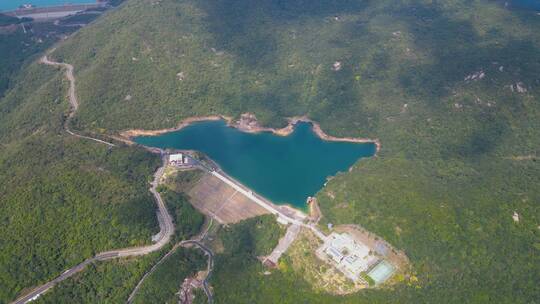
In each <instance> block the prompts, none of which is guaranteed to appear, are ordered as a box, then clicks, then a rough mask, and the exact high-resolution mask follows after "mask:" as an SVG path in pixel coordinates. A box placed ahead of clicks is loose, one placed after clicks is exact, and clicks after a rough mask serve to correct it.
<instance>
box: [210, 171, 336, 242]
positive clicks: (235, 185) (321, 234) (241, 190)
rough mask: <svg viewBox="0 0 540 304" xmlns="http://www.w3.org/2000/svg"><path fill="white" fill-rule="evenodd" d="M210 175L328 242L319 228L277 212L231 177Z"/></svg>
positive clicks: (215, 173)
mask: <svg viewBox="0 0 540 304" xmlns="http://www.w3.org/2000/svg"><path fill="white" fill-rule="evenodd" d="M210 173H211V174H212V175H213V176H215V177H217V178H219V179H220V180H222V181H223V182H224V183H226V184H228V185H229V186H231V187H233V188H234V189H235V190H236V191H238V192H240V193H242V194H243V195H245V196H246V197H247V198H249V199H250V200H252V201H253V202H255V203H256V204H258V205H259V206H261V207H263V208H264V209H266V210H268V211H270V212H271V213H272V214H274V215H276V216H278V217H280V218H281V219H282V220H284V221H285V222H288V223H290V224H293V225H298V226H302V227H305V228H308V229H310V230H311V231H313V233H315V235H316V236H317V237H318V238H320V239H321V240H323V241H324V240H326V236H325V235H324V234H323V233H322V232H321V231H320V230H319V229H317V227H316V226H315V225H314V224H306V223H304V222H303V221H302V220H299V219H295V218H292V217H290V216H288V215H286V214H284V213H283V212H281V211H280V210H277V209H276V208H274V206H272V205H271V204H269V203H267V202H266V201H264V200H263V199H260V198H259V197H257V196H256V195H255V194H254V193H253V192H252V191H248V190H246V189H244V187H242V186H240V185H238V184H237V182H235V181H233V180H232V179H230V178H229V177H227V176H225V175H223V174H221V173H219V172H217V171H215V170H214V171H211V172H210Z"/></svg>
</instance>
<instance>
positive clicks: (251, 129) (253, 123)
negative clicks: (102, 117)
mask: <svg viewBox="0 0 540 304" xmlns="http://www.w3.org/2000/svg"><path fill="white" fill-rule="evenodd" d="M216 120H224V121H225V122H226V123H227V126H229V127H232V128H236V129H238V130H240V131H242V132H246V133H260V132H271V133H273V134H275V135H279V136H288V135H290V134H291V133H292V132H293V131H294V127H295V125H296V124H297V123H299V122H307V123H310V124H311V126H312V130H313V132H315V134H317V136H319V137H320V138H321V139H322V140H326V141H335V142H351V143H372V144H375V147H376V151H375V155H374V156H377V154H378V153H379V151H380V150H381V142H380V140H379V139H377V138H375V139H371V138H356V137H335V136H331V135H328V134H326V133H325V132H324V131H323V130H322V128H321V126H320V124H319V123H317V122H315V121H313V120H311V119H310V118H308V117H307V116H293V117H289V118H287V121H288V124H287V126H285V127H283V128H280V129H275V128H269V127H263V126H261V125H260V124H259V122H258V121H257V118H256V117H255V115H254V114H251V113H244V114H241V116H240V119H238V120H236V121H235V120H233V118H232V117H230V116H225V115H209V116H195V117H188V118H186V119H183V120H181V121H180V123H179V124H178V125H177V126H176V127H173V128H166V129H159V130H144V129H130V130H125V131H121V132H120V133H119V136H113V138H114V139H116V140H120V141H122V142H124V143H127V144H134V143H135V142H133V140H132V139H133V137H137V136H156V135H161V134H163V133H168V132H174V131H179V130H181V129H183V128H185V127H187V126H189V125H190V124H192V123H195V122H201V121H216Z"/></svg>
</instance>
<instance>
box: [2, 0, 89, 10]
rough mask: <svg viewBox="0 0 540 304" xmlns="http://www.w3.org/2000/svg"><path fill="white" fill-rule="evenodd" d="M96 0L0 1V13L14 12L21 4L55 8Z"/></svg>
mask: <svg viewBox="0 0 540 304" xmlns="http://www.w3.org/2000/svg"><path fill="white" fill-rule="evenodd" d="M89 3H96V0H0V11H12V10H16V9H17V8H18V7H19V6H21V5H23V4H33V5H35V6H36V7H47V6H57V5H64V4H89Z"/></svg>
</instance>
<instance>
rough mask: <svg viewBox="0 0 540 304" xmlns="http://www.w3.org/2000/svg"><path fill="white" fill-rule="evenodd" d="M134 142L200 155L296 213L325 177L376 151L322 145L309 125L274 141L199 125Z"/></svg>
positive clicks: (372, 146)
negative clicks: (197, 152) (293, 209)
mask: <svg viewBox="0 0 540 304" xmlns="http://www.w3.org/2000/svg"><path fill="white" fill-rule="evenodd" d="M135 142H137V143H139V144H142V145H146V146H151V147H158V148H163V149H165V148H173V149H190V150H197V151H201V152H203V153H205V154H206V155H208V156H209V157H210V158H212V159H213V160H214V161H216V162H217V163H218V164H219V165H220V166H221V168H222V169H223V170H224V171H225V172H226V173H227V174H229V175H231V176H232V177H234V178H236V179H237V180H239V181H240V182H242V183H243V184H245V185H246V186H248V187H250V188H251V189H253V190H254V191H255V192H257V193H259V194H261V195H263V196H264V197H266V198H268V199H270V200H272V201H273V202H275V203H278V204H280V203H288V204H292V205H294V206H296V207H299V208H304V207H305V206H306V198H307V197H308V196H313V195H314V194H315V193H316V192H317V191H319V190H320V189H321V188H322V187H323V185H324V183H325V182H326V179H327V177H329V176H333V175H335V174H336V173H337V172H339V171H346V170H348V168H349V167H350V166H352V165H353V164H354V163H355V162H356V161H357V160H358V159H360V158H362V157H369V156H373V155H374V154H375V151H376V147H375V144H372V143H365V144H364V143H362V144H358V143H347V142H331V141H324V140H322V139H321V138H319V137H318V136H317V135H316V134H315V133H314V132H313V131H312V129H311V124H309V123H298V124H297V125H296V128H295V130H294V132H293V133H292V134H291V135H289V136H277V135H274V134H272V133H269V132H262V133H258V134H249V133H245V132H241V131H239V130H237V129H235V128H231V127H228V126H227V125H226V123H225V122H224V121H205V122H199V123H194V124H192V125H190V126H188V127H186V128H183V129H181V130H179V131H174V132H169V133H166V134H162V135H158V136H141V137H137V138H135Z"/></svg>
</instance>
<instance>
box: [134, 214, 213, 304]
mask: <svg viewBox="0 0 540 304" xmlns="http://www.w3.org/2000/svg"><path fill="white" fill-rule="evenodd" d="M212 223H213V221H212V218H210V222H209V223H208V225H207V227H206V229H204V230H203V231H201V232H200V234H199V235H198V236H196V237H195V238H193V239H191V240H186V241H182V242H179V243H177V244H175V245H174V246H173V248H171V250H170V251H169V252H167V254H165V255H164V256H163V257H162V258H161V259H160V260H159V261H158V262H157V263H156V264H155V265H154V266H152V268H151V269H150V270H149V271H148V272H147V273H145V274H144V276H143V277H142V278H141V280H140V281H139V283H137V286H135V288H134V289H133V291H132V292H131V294H130V295H129V297H128V300H127V303H128V304H130V303H132V302H133V299H134V298H135V295H136V294H137V292H138V291H139V289H140V288H141V286H142V283H143V282H144V280H145V279H146V278H147V277H148V276H149V275H150V274H152V272H154V271H155V270H156V269H157V267H158V266H159V265H160V264H161V263H162V262H163V261H165V259H167V258H168V257H169V256H170V255H171V254H173V253H174V252H175V251H176V249H178V247H182V246H186V245H189V244H196V245H197V246H199V248H201V250H203V251H204V252H205V253H206V254H207V255H208V274H207V276H206V278H205V280H204V281H203V288H204V292H205V293H206V296H207V297H208V302H209V303H211V302H212V293H211V291H210V288H208V278H209V277H210V273H211V271H212V269H213V267H214V254H213V252H212V251H211V250H210V249H209V248H207V247H204V248H205V249H203V247H201V246H204V245H203V244H202V241H203V240H204V239H205V238H206V235H207V234H208V231H209V230H210V228H211V227H212Z"/></svg>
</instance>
